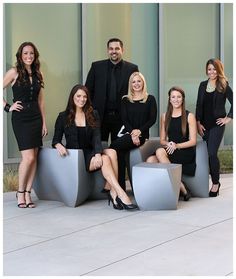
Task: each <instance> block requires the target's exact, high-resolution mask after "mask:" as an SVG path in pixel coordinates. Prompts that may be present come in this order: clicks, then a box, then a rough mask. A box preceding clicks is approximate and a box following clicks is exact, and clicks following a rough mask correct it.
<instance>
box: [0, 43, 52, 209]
mask: <svg viewBox="0 0 236 279" xmlns="http://www.w3.org/2000/svg"><path fill="white" fill-rule="evenodd" d="M16 59H17V61H16V66H15V67H12V68H11V69H10V70H9V71H8V72H7V73H6V74H5V76H4V78H3V88H6V87H7V86H10V85H11V87H12V91H13V104H11V105H10V104H8V103H7V102H6V101H5V100H4V99H3V106H4V110H5V111H6V112H12V126H13V131H14V134H15V137H16V140H17V143H18V147H19V150H20V152H21V156H22V159H21V162H20V165H19V169H18V172H19V185H18V187H19V188H18V191H17V193H16V197H17V203H18V207H19V208H26V207H29V208H34V207H35V204H34V203H33V202H32V200H31V196H30V193H31V188H32V184H33V180H34V176H35V172H36V167H37V154H38V148H39V147H40V146H42V137H44V136H46V135H47V128H46V122H45V111H44V95H43V87H44V82H43V76H42V73H41V71H40V62H39V52H38V50H37V48H36V46H35V45H34V44H33V43H31V42H24V43H22V44H21V45H20V47H19V49H18V51H17V53H16Z"/></svg>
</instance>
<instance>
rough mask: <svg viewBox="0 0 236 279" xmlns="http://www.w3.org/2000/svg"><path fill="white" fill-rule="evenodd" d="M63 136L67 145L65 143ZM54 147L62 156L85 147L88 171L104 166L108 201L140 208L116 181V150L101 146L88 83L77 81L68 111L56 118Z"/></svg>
mask: <svg viewBox="0 0 236 279" xmlns="http://www.w3.org/2000/svg"><path fill="white" fill-rule="evenodd" d="M63 135H65V139H66V146H64V145H63V144H62V138H63ZM52 146H53V147H55V148H56V149H57V150H58V152H59V154H60V155H61V156H66V155H67V148H68V149H83V152H84V159H85V164H86V169H87V171H89V172H92V171H96V170H98V169H101V171H102V174H103V176H104V178H105V179H106V181H107V183H106V189H108V199H109V203H110V201H111V202H112V204H113V207H114V209H119V210H120V209H123V208H124V209H127V210H129V209H137V206H136V205H134V204H132V203H131V201H130V199H129V197H128V196H127V195H126V193H125V192H124V191H123V189H122V188H121V187H120V185H119V183H118V181H117V176H118V165H117V156H116V152H115V151H114V150H112V149H104V150H103V148H102V144H101V135H100V123H99V116H98V113H97V111H95V110H93V108H92V105H91V100H90V96H89V92H88V89H87V88H86V87H85V86H83V85H80V84H78V85H75V86H74V87H73V88H72V90H71V93H70V96H69V99H68V103H67V107H66V110H65V111H63V112H61V113H59V115H58V117H57V120H56V123H55V132H54V137H53V140H52ZM58 171H60V170H58Z"/></svg>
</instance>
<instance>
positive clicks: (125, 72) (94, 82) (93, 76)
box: [85, 59, 139, 121]
mask: <svg viewBox="0 0 236 279" xmlns="http://www.w3.org/2000/svg"><path fill="white" fill-rule="evenodd" d="M108 63H109V59H106V60H101V61H96V62H93V63H92V65H91V68H90V70H89V73H88V76H87V80H86V83H85V85H86V87H87V88H88V89H89V92H90V95H91V100H92V103H93V107H94V109H96V110H97V111H98V113H99V116H100V119H101V121H102V120H103V116H104V111H105V106H106V102H107V73H108ZM138 71H139V70H138V66H137V65H135V64H132V63H130V62H127V61H124V60H122V66H121V78H120V80H119V81H118V95H119V96H120V98H119V99H118V102H119V103H118V112H119V114H120V105H121V98H122V96H124V95H126V94H127V93H128V86H129V77H130V75H131V74H132V73H133V72H138Z"/></svg>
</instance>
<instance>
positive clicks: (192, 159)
mask: <svg viewBox="0 0 236 279" xmlns="http://www.w3.org/2000/svg"><path fill="white" fill-rule="evenodd" d="M186 112H187V118H188V114H189V112H188V111H186ZM168 140H169V141H173V142H175V143H182V142H185V141H188V140H189V125H188V122H187V125H186V136H185V137H184V136H183V135H182V128H181V116H179V117H171V120H170V124H169V127H168ZM168 157H169V160H170V161H171V163H174V164H182V173H183V174H185V175H189V176H194V175H195V170H196V147H195V146H192V147H188V148H182V149H176V150H175V151H174V153H173V154H168Z"/></svg>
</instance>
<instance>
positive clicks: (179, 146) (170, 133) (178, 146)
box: [147, 86, 197, 201]
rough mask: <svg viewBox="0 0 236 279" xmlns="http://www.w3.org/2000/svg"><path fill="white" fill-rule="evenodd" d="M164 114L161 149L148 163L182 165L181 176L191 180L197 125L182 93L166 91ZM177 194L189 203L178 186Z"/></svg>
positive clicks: (184, 187)
mask: <svg viewBox="0 0 236 279" xmlns="http://www.w3.org/2000/svg"><path fill="white" fill-rule="evenodd" d="M168 95H169V101H168V106H167V112H166V113H163V114H162V116H161V128H160V129H161V130H160V143H161V145H162V146H163V147H161V148H158V149H157V150H156V154H155V155H153V156H150V157H149V158H148V159H147V162H149V163H158V162H160V163H175V164H182V172H183V174H186V175H190V176H194V174H195V169H196V157H195V156H196V154H195V153H196V150H195V145H196V142H197V125H196V119H195V116H194V114H192V113H190V112H189V111H187V110H185V93H184V91H183V89H181V88H179V87H177V86H174V87H172V88H171V89H170V90H169V93H168ZM180 190H181V192H182V194H183V197H184V200H185V201H188V200H189V198H190V196H191V195H190V192H189V190H188V188H187V187H186V185H185V184H184V183H183V182H181V187H180Z"/></svg>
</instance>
